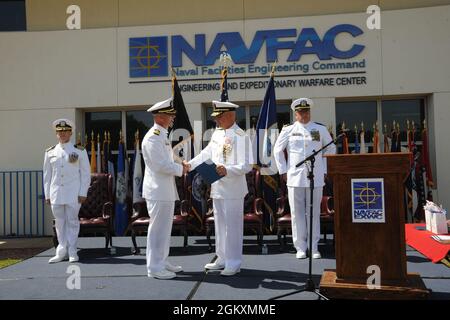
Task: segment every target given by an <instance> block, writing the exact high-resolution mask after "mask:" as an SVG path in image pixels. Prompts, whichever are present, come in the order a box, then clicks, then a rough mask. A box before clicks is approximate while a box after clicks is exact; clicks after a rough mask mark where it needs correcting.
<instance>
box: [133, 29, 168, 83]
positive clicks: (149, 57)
mask: <svg viewBox="0 0 450 320" xmlns="http://www.w3.org/2000/svg"><path fill="white" fill-rule="evenodd" d="M129 49H130V54H129V56H130V78H140V77H166V76H167V75H168V63H167V59H168V57H167V52H168V51H167V37H143V38H130V39H129Z"/></svg>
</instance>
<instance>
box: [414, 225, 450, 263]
mask: <svg viewBox="0 0 450 320" xmlns="http://www.w3.org/2000/svg"><path fill="white" fill-rule="evenodd" d="M432 235H434V233H431V232H430V231H427V230H425V224H424V223H410V224H405V236H406V243H407V244H408V245H409V246H411V247H413V248H414V249H416V250H417V251H419V252H420V253H422V254H423V255H424V256H426V257H427V258H429V259H430V260H431V261H433V262H434V263H438V262H443V263H444V264H447V263H448V260H447V255H448V252H449V250H450V244H442V243H439V242H437V241H436V240H433V239H432V238H431V236H432ZM447 266H448V265H447Z"/></svg>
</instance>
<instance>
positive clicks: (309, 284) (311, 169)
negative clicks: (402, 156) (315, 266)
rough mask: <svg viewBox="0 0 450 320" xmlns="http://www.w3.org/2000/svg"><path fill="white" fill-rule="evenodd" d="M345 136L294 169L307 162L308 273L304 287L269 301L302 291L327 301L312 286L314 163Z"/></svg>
mask: <svg viewBox="0 0 450 320" xmlns="http://www.w3.org/2000/svg"><path fill="white" fill-rule="evenodd" d="M344 135H345V133H341V134H340V135H339V136H337V137H336V139H334V140H331V141H330V143H328V144H326V145H325V146H323V147H322V148H320V149H319V150H317V151H316V150H313V151H312V153H311V154H310V155H309V156H307V157H306V158H305V159H304V160H302V161H300V162H299V163H298V164H297V165H296V166H295V167H296V168H298V167H300V166H301V165H303V164H304V163H305V162H309V164H310V165H309V166H308V179H309V189H310V199H309V202H310V205H309V208H310V209H309V217H310V218H309V271H308V279H307V280H306V282H305V285H304V286H303V287H302V288H301V289H299V290H296V291H294V292H291V293H287V294H283V295H281V296H277V297H274V298H271V299H269V300H275V299H280V298H284V297H287V296H290V295H293V294H296V293H299V292H303V291H309V292H313V293H315V294H317V295H318V296H319V299H320V298H322V299H324V300H328V298H327V297H325V296H324V295H323V294H321V293H320V292H319V290H318V289H316V285H315V284H314V281H313V279H312V249H311V248H312V233H313V227H312V225H313V221H314V220H313V218H314V216H313V200H314V196H313V191H314V163H315V161H316V155H317V154H319V153H320V152H322V150H324V149H326V148H327V147H328V146H329V145H331V144H332V143H334V144H336V142H337V141H338V140H339V139H340V138H342V137H343V136H344Z"/></svg>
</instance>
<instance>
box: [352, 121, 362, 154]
mask: <svg viewBox="0 0 450 320" xmlns="http://www.w3.org/2000/svg"><path fill="white" fill-rule="evenodd" d="M360 151H361V146H360V145H359V134H358V127H357V126H356V124H355V151H354V153H359V152H360Z"/></svg>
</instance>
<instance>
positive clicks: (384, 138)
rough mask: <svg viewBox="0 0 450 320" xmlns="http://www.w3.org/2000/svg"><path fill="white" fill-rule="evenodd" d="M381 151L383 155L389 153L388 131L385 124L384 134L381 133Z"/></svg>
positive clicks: (389, 139)
mask: <svg viewBox="0 0 450 320" xmlns="http://www.w3.org/2000/svg"><path fill="white" fill-rule="evenodd" d="M383 144H384V146H383V149H384V153H387V152H390V151H391V138H389V134H388V130H387V124H386V123H385V124H384V133H383Z"/></svg>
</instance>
